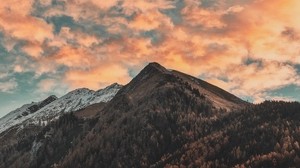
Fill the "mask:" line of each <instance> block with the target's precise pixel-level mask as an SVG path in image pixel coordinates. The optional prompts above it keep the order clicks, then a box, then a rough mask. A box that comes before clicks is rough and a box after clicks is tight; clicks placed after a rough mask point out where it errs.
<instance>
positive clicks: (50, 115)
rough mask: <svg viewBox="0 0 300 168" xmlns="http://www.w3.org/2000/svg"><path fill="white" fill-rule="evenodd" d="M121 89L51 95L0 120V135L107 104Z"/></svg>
mask: <svg viewBox="0 0 300 168" xmlns="http://www.w3.org/2000/svg"><path fill="white" fill-rule="evenodd" d="M121 87H122V86H121V85H119V84H117V83H115V84H112V85H110V86H108V87H106V88H104V89H100V90H98V91H93V90H89V89H86V88H82V89H76V90H74V91H71V92H69V93H68V94H66V95H64V96H62V97H61V98H57V97H56V96H53V95H52V96H50V97H48V98H46V99H45V100H43V101H40V102H33V103H31V104H26V105H23V106H22V107H20V108H18V109H16V110H14V111H12V112H10V113H8V114H7V115H6V116H4V117H2V118H1V119H0V135H1V133H2V132H4V131H6V130H7V129H10V130H11V131H13V132H19V131H20V130H22V129H24V127H32V126H33V125H37V126H39V125H46V124H47V122H49V121H52V120H54V119H57V118H58V117H59V116H61V115H62V114H63V113H68V112H72V111H77V110H80V109H83V108H85V107H87V106H89V105H92V104H97V103H100V102H108V101H110V100H111V99H112V98H113V97H114V95H115V94H116V93H117V92H118V91H119V89H120V88H121ZM11 131H7V132H11ZM1 136H4V135H1Z"/></svg>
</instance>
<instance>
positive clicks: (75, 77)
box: [65, 63, 130, 90]
mask: <svg viewBox="0 0 300 168" xmlns="http://www.w3.org/2000/svg"><path fill="white" fill-rule="evenodd" d="M127 71H128V70H127V68H126V67H123V66H121V65H118V64H114V63H102V64H99V66H98V67H95V68H92V69H89V70H85V71H84V70H71V71H68V72H67V73H66V74H65V82H67V83H68V84H69V85H70V87H71V88H72V89H75V88H78V87H87V88H90V89H95V90H97V89H99V88H101V87H104V86H107V85H110V84H112V83H114V82H119V83H121V84H126V83H128V82H129V80H130V77H129V75H128V72H127Z"/></svg>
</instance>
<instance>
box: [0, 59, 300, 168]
mask: <svg viewBox="0 0 300 168" xmlns="http://www.w3.org/2000/svg"><path fill="white" fill-rule="evenodd" d="M75 93H76V92H75ZM75 93H74V94H75ZM72 97H74V96H72ZM79 97H82V96H79ZM56 101H57V100H55V101H53V102H52V103H54V102H56ZM64 102H66V101H64ZM84 102H85V101H84ZM52 103H50V104H49V105H51V104H52ZM75 104H76V103H75ZM49 105H47V106H49ZM47 106H45V107H47ZM45 107H43V108H45ZM73 107H81V106H73ZM59 109H67V108H59ZM70 109H72V110H70V111H74V110H75V111H76V110H77V108H70ZM37 112H38V111H37ZM37 112H35V113H37ZM33 114H34V113H33ZM91 114H93V115H91ZM86 116H89V117H86ZM299 126H300V104H299V103H297V102H274V101H266V102H264V103H262V104H257V105H254V104H250V103H247V102H245V101H243V100H241V99H239V98H238V97H236V96H234V95H232V94H230V93H228V92H226V91H224V90H223V89H221V88H218V87H216V86H214V85H211V84H209V83H207V82H205V81H202V80H200V79H197V78H194V77H192V76H189V75H186V74H184V73H181V72H178V71H174V70H167V69H166V68H164V67H162V66H161V65H159V64H157V63H150V64H149V65H147V66H146V67H145V68H144V69H143V70H142V71H141V72H140V73H139V74H138V75H137V76H136V77H135V78H134V79H133V80H132V81H131V82H129V83H128V84H127V85H125V86H123V87H122V88H121V89H120V90H119V91H118V92H117V94H116V95H115V96H114V97H113V98H112V99H111V100H110V101H108V102H107V103H96V104H92V105H90V106H87V107H85V108H82V109H81V110H78V111H76V112H74V113H65V114H64V115H62V116H61V117H60V118H59V119H57V120H55V121H51V122H50V123H49V124H47V126H44V127H43V128H42V129H39V130H37V131H36V133H35V134H27V135H24V136H23V138H21V139H19V140H18V141H17V142H15V143H11V144H7V145H2V146H0V167H22V168H23V167H24V168H27V167H30V168H31V167H32V168H35V167H39V168H46V167H57V168H90V167H91V168H98V167H204V168H213V167H218V168H219V167H221V168H226V167H237V168H238V167H278V168H280V167H300V145H299V143H300V131H299ZM5 132H7V131H5ZM2 140H3V139H2ZM0 141H1V137H0Z"/></svg>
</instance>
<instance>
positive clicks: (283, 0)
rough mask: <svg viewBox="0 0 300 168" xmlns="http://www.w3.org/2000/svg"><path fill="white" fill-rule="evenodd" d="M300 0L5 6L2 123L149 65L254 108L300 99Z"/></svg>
mask: <svg viewBox="0 0 300 168" xmlns="http://www.w3.org/2000/svg"><path fill="white" fill-rule="evenodd" d="M299 9H300V1H299V0H272V1H268V0H143V1H142V0H109V1H107V0H22V1H20V0H9V1H5V2H2V3H0V117H1V116H3V115H5V114H7V113H8V112H9V111H11V110H13V109H16V108H18V107H20V106H21V105H23V104H24V103H30V102H32V101H38V100H41V99H44V98H46V97H47V96H49V95H52V94H55V95H57V96H62V95H64V94H66V93H67V92H68V91H71V90H73V89H76V88H83V87H86V88H90V89H93V90H98V89H100V88H103V87H105V86H107V85H110V84H112V83H114V82H118V83H120V84H126V83H128V82H129V81H130V80H131V79H132V78H133V77H134V76H135V75H136V74H137V73H138V72H139V71H140V70H141V69H142V68H143V67H144V66H145V65H147V64H148V63H149V62H158V63H160V64H161V65H163V66H165V67H167V68H169V69H176V70H179V71H182V72H184V73H188V74H191V75H193V76H196V77H198V78H201V79H203V80H206V81H208V82H210V83H212V84H215V85H217V86H219V87H221V88H223V89H225V90H227V91H229V92H231V93H233V94H235V95H237V96H239V97H241V98H243V99H244V100H248V101H251V102H254V103H259V102H262V101H263V100H267V99H268V100H269V99H275V100H286V101H300V94H299V93H300V22H299Z"/></svg>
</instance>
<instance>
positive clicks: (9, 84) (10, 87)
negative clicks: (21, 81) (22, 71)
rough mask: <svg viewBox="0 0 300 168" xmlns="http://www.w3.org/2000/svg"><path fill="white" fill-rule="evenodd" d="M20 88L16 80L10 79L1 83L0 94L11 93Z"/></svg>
mask: <svg viewBox="0 0 300 168" xmlns="http://www.w3.org/2000/svg"><path fill="white" fill-rule="evenodd" d="M17 87H18V83H17V82H16V80H15V79H9V80H7V81H5V82H3V81H2V82H1V81H0V92H6V93H10V92H12V91H14V90H15V89H16V88H17Z"/></svg>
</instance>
